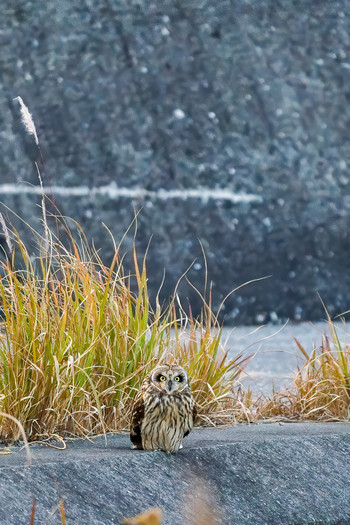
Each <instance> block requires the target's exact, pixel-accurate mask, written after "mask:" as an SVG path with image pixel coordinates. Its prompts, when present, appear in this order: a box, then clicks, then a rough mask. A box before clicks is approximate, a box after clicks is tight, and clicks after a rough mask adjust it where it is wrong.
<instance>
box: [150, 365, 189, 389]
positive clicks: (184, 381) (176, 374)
mask: <svg viewBox="0 0 350 525" xmlns="http://www.w3.org/2000/svg"><path fill="white" fill-rule="evenodd" d="M151 384H152V385H154V386H155V387H156V388H157V389H158V390H160V391H161V392H163V393H164V394H167V395H171V394H175V393H177V392H181V391H182V390H184V389H185V388H186V387H188V385H189V380H188V375H187V372H186V370H185V369H184V368H182V366H178V365H169V364H164V365H159V366H156V368H154V370H152V372H151Z"/></svg>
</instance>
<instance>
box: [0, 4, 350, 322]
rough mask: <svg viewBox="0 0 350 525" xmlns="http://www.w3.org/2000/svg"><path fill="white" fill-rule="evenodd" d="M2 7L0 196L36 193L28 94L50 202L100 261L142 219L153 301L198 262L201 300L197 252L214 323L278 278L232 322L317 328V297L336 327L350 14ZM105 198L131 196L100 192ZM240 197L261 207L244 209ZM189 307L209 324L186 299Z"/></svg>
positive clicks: (280, 9)
mask: <svg viewBox="0 0 350 525" xmlns="http://www.w3.org/2000/svg"><path fill="white" fill-rule="evenodd" d="M5 4H6V5H5V7H4V9H3V12H2V17H1V22H0V24H1V27H0V29H1V31H0V44H1V57H0V69H1V73H2V75H1V80H0V101H1V103H2V107H1V112H0V114H1V117H0V118H1V130H2V131H1V140H0V177H1V184H4V183H9V184H14V183H16V182H18V181H27V182H30V183H32V184H34V185H37V184H38V182H37V174H36V170H35V167H34V162H33V161H34V160H40V159H39V157H38V152H37V150H36V148H35V147H34V145H33V141H32V138H31V137H29V136H25V134H24V132H23V130H22V129H21V126H20V124H19V118H18V111H17V108H16V106H17V103H15V102H13V101H12V99H13V98H14V97H16V96H18V95H20V96H22V98H23V99H24V101H25V103H26V104H27V105H28V106H29V109H30V111H31V112H32V113H33V116H34V119H35V123H36V126H37V131H38V135H39V140H40V143H41V147H42V150H43V153H44V156H45V159H46V164H47V175H43V177H44V184H45V186H46V188H47V191H48V192H49V193H50V191H51V190H50V187H51V188H52V192H53V196H54V200H55V203H56V204H57V206H58V207H59V208H60V210H61V211H62V213H63V214H65V215H70V216H73V217H74V218H75V219H77V220H78V221H79V222H81V223H82V224H83V226H84V227H85V228H86V231H87V232H88V233H89V236H90V238H93V239H94V241H95V243H96V245H97V247H98V248H102V251H103V256H104V258H105V260H106V262H108V261H109V260H110V258H111V256H112V243H111V242H109V240H108V235H107V233H106V232H105V231H104V229H103V227H102V226H101V222H102V221H103V222H104V223H105V224H107V225H108V227H109V228H110V229H111V230H112V231H113V233H114V234H115V236H116V238H117V239H118V240H119V239H120V238H121V236H122V234H123V233H124V231H125V229H126V228H127V226H128V225H129V224H130V222H131V221H132V219H133V216H134V209H135V208H136V209H140V208H143V210H142V212H141V214H140V215H139V221H138V222H139V234H138V237H137V247H138V250H139V254H140V256H141V255H142V253H143V252H144V250H145V249H146V246H147V243H148V241H149V239H150V236H151V235H152V234H153V240H152V244H151V247H150V250H149V255H148V267H149V278H150V291H151V295H152V297H154V296H155V294H156V291H157V289H158V287H159V285H160V283H161V281H162V275H163V270H164V268H166V272H167V276H166V280H165V284H164V287H163V291H162V297H163V298H167V297H168V296H169V295H170V294H171V293H172V292H173V290H174V286H175V283H176V282H177V280H178V278H179V277H180V275H181V274H182V273H183V272H184V271H185V270H186V268H188V266H189V265H190V264H191V263H192V262H193V261H194V260H195V259H197V263H196V264H195V265H194V266H193V267H192V269H191V271H190V272H189V274H188V277H189V278H190V279H191V281H192V282H193V283H194V284H195V285H196V286H197V287H198V288H199V290H200V291H202V290H203V283H204V275H203V273H204V264H203V261H202V253H201V248H200V245H199V242H198V239H200V240H201V242H202V243H203V247H204V249H205V252H206V255H207V258H208V266H209V280H212V281H213V284H214V286H213V294H214V297H213V300H214V306H215V307H217V306H218V305H219V304H220V302H221V300H222V298H223V297H224V296H225V295H226V294H227V293H228V292H229V291H230V290H232V289H233V288H235V287H236V286H238V285H240V284H242V283H244V282H245V281H248V280H250V279H254V278H259V277H262V276H267V275H270V276H271V277H270V278H269V279H267V280H265V281H262V282H260V283H256V284H253V285H250V286H247V287H245V288H243V289H241V290H239V292H237V293H235V294H234V295H233V296H231V297H230V298H229V299H228V300H227V303H226V309H225V311H224V314H225V315H226V320H227V322H233V321H234V322H241V323H242V322H245V323H251V322H257V321H258V322H262V321H263V322H265V321H269V320H271V321H276V320H277V321H278V320H280V319H281V318H286V317H290V318H292V319H296V320H302V319H318V318H320V317H321V316H322V315H323V307H322V305H321V303H320V301H319V299H318V296H317V294H316V291H318V292H319V293H320V295H321V296H322V298H323V300H324V301H325V303H326V305H327V307H328V309H329V310H330V312H331V313H333V312H336V313H339V312H342V311H345V310H347V309H348V307H349V304H348V297H349V291H350V277H349V276H348V274H347V273H346V272H344V268H346V267H347V265H348V262H349V258H350V251H349V228H348V222H349V220H348V217H349V208H350V200H349V197H348V195H349V185H350V183H349V177H348V169H349V168H348V165H349V162H350V160H349V159H350V145H349V141H348V124H349V118H350V110H349V90H348V85H349V80H350V58H349V57H350V40H349V34H350V16H349V14H348V13H349V12H350V1H349V0H321V1H319V2H317V5H316V4H315V3H313V2H305V1H304V0H287V1H285V2H282V3H279V4H278V5H276V3H275V2H272V1H270V0H242V1H240V2H232V1H230V0H223V1H221V2H220V3H219V5H218V3H217V2H213V1H210V0H200V1H198V0H196V1H188V0H186V1H179V2H175V3H174V2H173V1H172V0H164V1H163V2H161V4H160V3H159V2H152V1H143V0H122V1H120V2H106V1H105V0H94V1H92V0H81V1H80V2H79V3H78V4H77V3H75V2H71V1H68V0H61V1H60V2H59V3H57V2H41V3H40V5H38V3H37V2H32V1H29V0H28V1H24V0H23V1H21V0H16V2H5ZM39 163H40V162H39ZM41 169H42V165H41ZM111 182H113V183H115V184H116V185H117V187H118V188H119V193H118V191H116V192H115V191H114V192H113V191H109V192H108V191H107V192H105V193H104V194H103V193H102V194H99V195H96V193H94V191H93V189H94V188H100V187H101V186H104V185H105V186H107V187H109V185H110V183H111ZM1 184H0V192H1V195H0V199H1V200H2V201H3V202H5V204H6V205H8V206H10V207H11V208H13V209H14V211H16V212H17V213H20V214H21V216H23V218H24V219H26V220H30V221H32V223H33V224H34V226H36V227H40V223H39V222H38V214H39V210H38V208H37V206H36V204H37V202H39V199H38V197H35V196H33V195H30V194H28V193H27V194H24V193H23V191H22V190H18V189H17V190H16V191H18V192H19V193H20V194H19V195H10V194H9V190H8V188H7V189H5V188H4V187H3V186H2V185H1ZM56 186H58V187H59V188H61V189H62V188H63V189H67V188H71V190H70V192H69V191H68V196H67V195H66V194H64V195H62V191H61V192H60V191H58V190H57V188H56V189H54V188H55V187H56ZM73 187H78V189H79V188H80V190H82V189H84V188H85V189H86V188H88V189H90V192H89V191H88V192H87V194H85V193H84V192H83V194H82V193H81V191H80V192H79V191H78V192H77V193H76V194H73V189H72V188H73ZM120 188H126V189H129V190H130V189H131V190H132V194H131V196H130V195H129V197H120V195H121V193H122V192H121V191H120ZM193 189H194V190H197V191H198V192H199V196H197V197H196V196H193V195H192V196H191V193H190V192H191V190H193ZM218 189H222V190H224V191H225V192H226V197H221V198H220V197H218V194H217V193H216V192H217V190H218ZM28 191H29V190H28ZM145 191H146V193H145ZM174 191H175V192H176V191H178V192H179V195H178V196H177V197H176V196H175V195H176V193H175V194H174ZM242 194H243V195H250V196H253V197H254V198H253V200H251V201H248V202H246V200H244V199H241V200H239V202H233V201H232V198H231V197H232V195H234V196H237V195H238V197H239V196H241V195H242ZM230 196H231V197H230ZM35 217H36V218H37V220H35ZM21 229H22V227H21ZM132 237H133V236H132V234H131V235H130V236H129V237H128V239H127V242H126V249H127V248H128V247H129V246H130V244H131V242H132ZM180 292H181V295H182V297H183V302H184V303H185V302H186V297H189V299H190V302H191V304H192V307H193V310H194V312H198V309H199V306H200V298H199V297H198V296H197V295H196V293H195V292H194V291H193V290H192V289H191V288H190V287H189V286H188V285H187V284H186V282H184V283H183V285H182V287H180Z"/></svg>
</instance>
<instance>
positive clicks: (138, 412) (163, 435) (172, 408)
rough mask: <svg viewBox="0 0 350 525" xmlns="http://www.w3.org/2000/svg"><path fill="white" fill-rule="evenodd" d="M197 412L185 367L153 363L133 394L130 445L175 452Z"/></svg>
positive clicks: (142, 448) (188, 430)
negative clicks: (137, 390)
mask: <svg viewBox="0 0 350 525" xmlns="http://www.w3.org/2000/svg"><path fill="white" fill-rule="evenodd" d="M196 414H197V410H196V406H195V403H194V400H193V397H192V394H191V387H190V383H189V379H188V375H187V372H186V370H184V369H183V368H182V367H181V366H178V365H169V364H164V365H159V366H156V368H154V370H152V372H151V373H150V374H149V375H148V376H147V377H146V378H145V379H144V381H143V383H142V385H141V388H140V390H139V392H138V393H137V395H136V397H135V402H134V405H133V409H132V419H131V429H130V439H131V441H132V443H133V444H134V447H133V448H137V449H140V450H157V449H161V450H164V451H165V452H168V453H170V452H177V451H178V450H179V448H180V447H181V446H182V439H183V438H184V437H185V436H187V435H188V434H189V433H190V431H191V430H192V427H193V425H194V421H195V418H196Z"/></svg>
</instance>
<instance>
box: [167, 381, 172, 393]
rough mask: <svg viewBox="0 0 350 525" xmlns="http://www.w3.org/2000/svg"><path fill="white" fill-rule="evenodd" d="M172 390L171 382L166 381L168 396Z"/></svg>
mask: <svg viewBox="0 0 350 525" xmlns="http://www.w3.org/2000/svg"><path fill="white" fill-rule="evenodd" d="M172 389H173V382H172V380H171V379H170V380H169V381H168V392H169V394H170V392H171V391H172Z"/></svg>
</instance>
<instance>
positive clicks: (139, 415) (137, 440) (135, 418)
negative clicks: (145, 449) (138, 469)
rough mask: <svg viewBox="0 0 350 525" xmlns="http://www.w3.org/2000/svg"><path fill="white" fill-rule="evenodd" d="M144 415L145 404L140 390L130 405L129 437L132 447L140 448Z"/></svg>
mask: <svg viewBox="0 0 350 525" xmlns="http://www.w3.org/2000/svg"><path fill="white" fill-rule="evenodd" d="M144 415H145V405H144V401H143V395H142V392H138V394H137V395H136V397H135V401H134V404H133V407H132V416H131V425H130V439H131V441H132V443H133V444H134V448H138V449H139V450H142V438H141V423H142V420H143V417H144Z"/></svg>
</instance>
